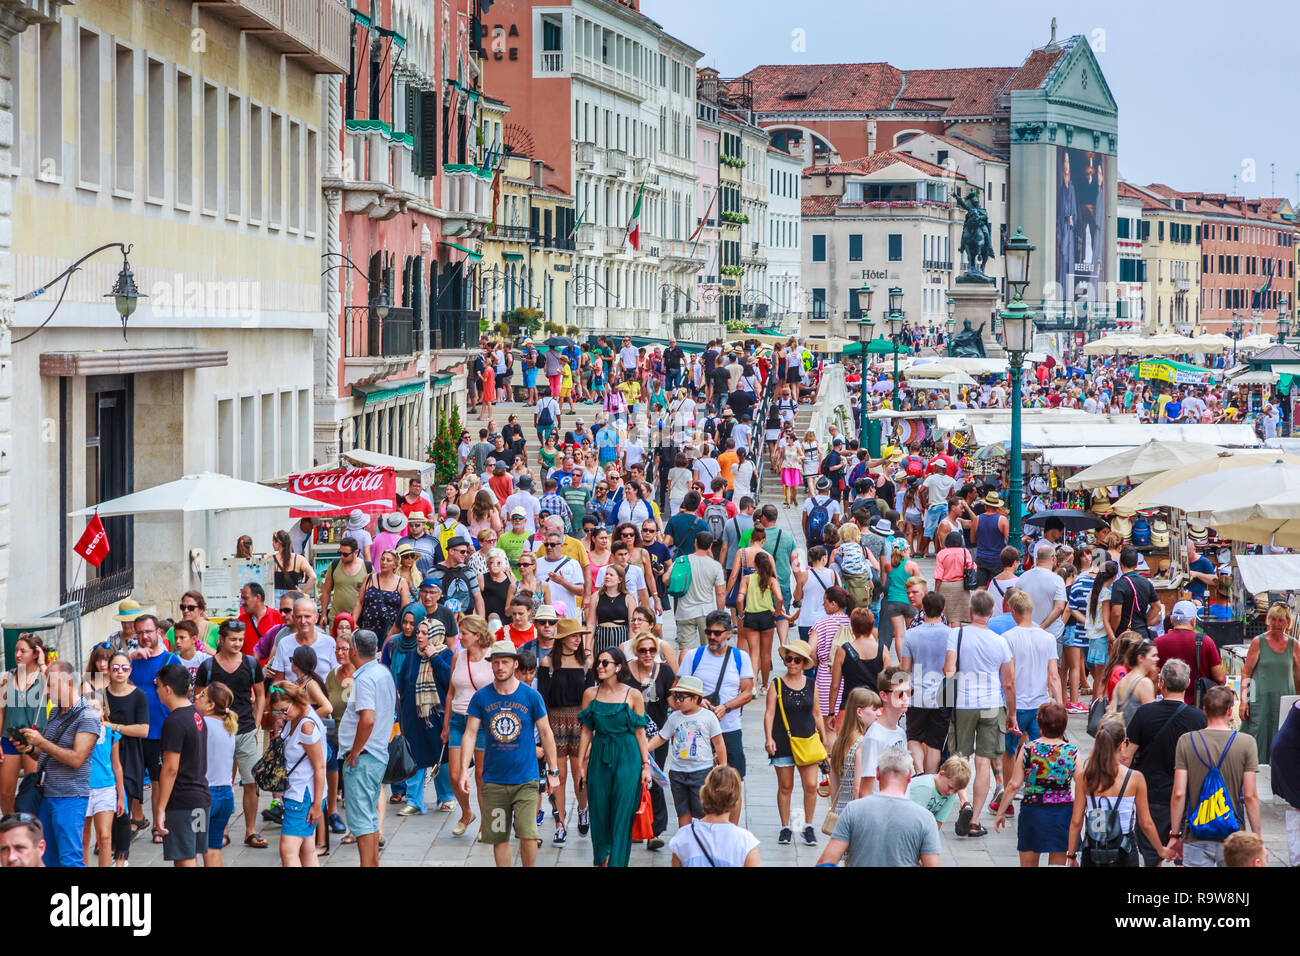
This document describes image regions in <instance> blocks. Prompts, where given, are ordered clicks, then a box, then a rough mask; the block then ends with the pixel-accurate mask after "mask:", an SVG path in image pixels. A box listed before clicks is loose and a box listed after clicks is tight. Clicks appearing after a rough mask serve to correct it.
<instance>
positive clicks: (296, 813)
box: [280, 787, 316, 837]
mask: <svg viewBox="0 0 1300 956" xmlns="http://www.w3.org/2000/svg"><path fill="white" fill-rule="evenodd" d="M311 802H312V801H311V787H308V788H307V789H306V791H305V792H304V793H303V796H302V799H301V800H290V799H288V798H287V797H286V798H285V799H284V820H283V821H282V822H281V824H280V834H281V835H282V836H288V837H310V836H313V835H315V833H316V825H315V824H314V823H309V822H308V821H307V814H308V812H309V811H310V810H311Z"/></svg>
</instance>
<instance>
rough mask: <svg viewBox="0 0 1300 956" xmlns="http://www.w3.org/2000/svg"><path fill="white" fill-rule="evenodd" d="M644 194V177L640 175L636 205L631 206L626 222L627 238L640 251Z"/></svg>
mask: <svg viewBox="0 0 1300 956" xmlns="http://www.w3.org/2000/svg"><path fill="white" fill-rule="evenodd" d="M644 194H645V177H644V176H642V177H641V185H640V187H639V188H638V189H637V191H636V205H634V206H633V207H632V218H631V219H629V220H628V223H627V238H628V240H629V241H630V242H631V243H632V248H633V249H635V250H637V251H638V252H640V251H641V197H642V196H643V195H644Z"/></svg>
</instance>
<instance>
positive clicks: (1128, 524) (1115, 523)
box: [1110, 515, 1133, 541]
mask: <svg viewBox="0 0 1300 956" xmlns="http://www.w3.org/2000/svg"><path fill="white" fill-rule="evenodd" d="M1110 530H1111V531H1113V532H1115V533H1116V534H1117V535H1119V536H1120V537H1121V538H1123V539H1124V540H1125V541H1127V540H1128V539H1129V536H1130V535H1131V534H1132V533H1133V519H1132V518H1126V517H1124V516H1123V515H1116V516H1115V517H1113V518H1111V519H1110Z"/></svg>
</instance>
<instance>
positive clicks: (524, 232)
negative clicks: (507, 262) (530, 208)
mask: <svg viewBox="0 0 1300 956" xmlns="http://www.w3.org/2000/svg"><path fill="white" fill-rule="evenodd" d="M487 236H488V238H489V239H499V240H500V241H502V242H528V241H529V239H530V238H532V237H531V236H530V235H529V229H528V227H527V226H501V225H498V226H497V228H496V232H489V233H488V234H487Z"/></svg>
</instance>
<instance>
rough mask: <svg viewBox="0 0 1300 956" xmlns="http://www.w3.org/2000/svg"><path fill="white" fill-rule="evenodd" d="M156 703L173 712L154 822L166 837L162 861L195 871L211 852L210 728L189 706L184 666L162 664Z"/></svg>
mask: <svg viewBox="0 0 1300 956" xmlns="http://www.w3.org/2000/svg"><path fill="white" fill-rule="evenodd" d="M154 684H155V685H156V686H157V688H158V700H159V701H160V702H161V703H162V705H163V706H164V707H166V708H167V709H168V710H169V711H171V713H169V714H168V715H167V719H166V720H164V721H163V725H162V776H161V778H160V779H159V780H158V783H157V786H158V789H159V797H158V809H159V810H160V811H161V818H160V819H159V820H156V821H154V822H155V823H156V824H157V825H158V829H159V830H161V831H162V836H163V859H164V860H170V861H171V862H172V863H173V864H174V865H175V866H197V865H198V861H197V859H196V857H198V856H199V855H200V854H202V853H203V852H204V851H206V850H207V848H208V809H209V808H210V807H211V806H212V794H211V792H210V791H209V790H208V728H207V725H206V724H205V723H204V722H203V715H202V714H200V713H199V712H198V710H197V709H196V708H195V707H194V705H193V704H191V703H190V672H189V670H188V669H187V668H186V667H185V665H184V664H180V663H176V662H172V663H170V664H164V665H163V666H162V669H161V670H159V671H158V676H157V677H156V678H154Z"/></svg>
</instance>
